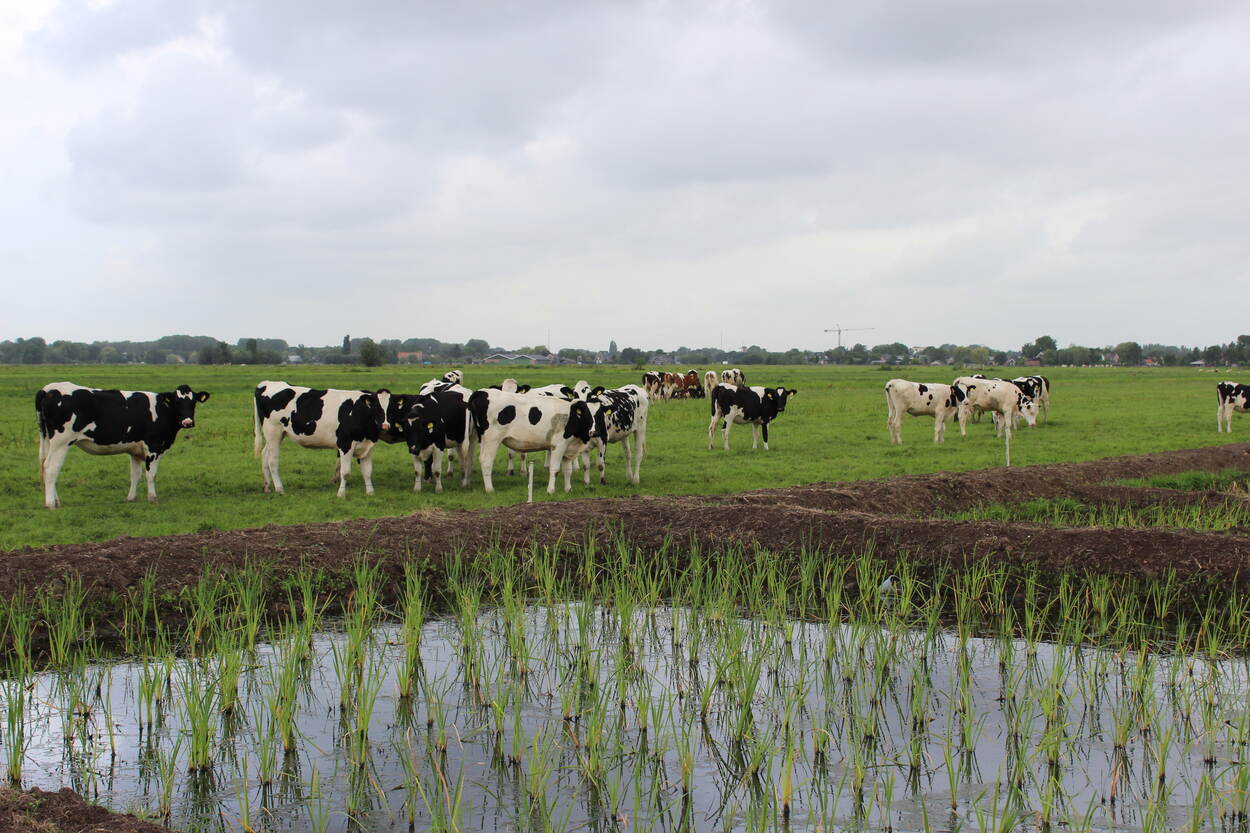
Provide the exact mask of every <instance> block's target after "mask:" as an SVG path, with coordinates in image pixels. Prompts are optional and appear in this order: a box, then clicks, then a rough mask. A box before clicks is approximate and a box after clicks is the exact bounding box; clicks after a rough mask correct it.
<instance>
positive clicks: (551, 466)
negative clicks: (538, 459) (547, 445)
mask: <svg viewBox="0 0 1250 833" xmlns="http://www.w3.org/2000/svg"><path fill="white" fill-rule="evenodd" d="M557 449H558V450H553V449H548V450H547V494H549V495H554V494H555V493H556V472H558V471H559V470H560V469H561V468H562V467H563V465H564V444H563V443H561V444H560V445H559V446H557ZM572 476H573V469H572V466H571V465H570V467H569V471H568V474H566V475H565V477H567V478H569V480H571V479H572ZM569 480H566V481H565V489H564V491H566V492H567V491H568V490H569V489H570V488H572V485H573V484H572V483H571V482H569Z"/></svg>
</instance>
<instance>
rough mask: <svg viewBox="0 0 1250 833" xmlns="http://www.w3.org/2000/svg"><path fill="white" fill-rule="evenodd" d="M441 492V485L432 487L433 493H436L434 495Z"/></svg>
mask: <svg viewBox="0 0 1250 833" xmlns="http://www.w3.org/2000/svg"><path fill="white" fill-rule="evenodd" d="M442 493H443V487H442V486H435V487H434V494H436V495H441V494H442Z"/></svg>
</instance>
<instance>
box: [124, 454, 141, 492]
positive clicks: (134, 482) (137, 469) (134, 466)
mask: <svg viewBox="0 0 1250 833" xmlns="http://www.w3.org/2000/svg"><path fill="white" fill-rule="evenodd" d="M127 456H128V457H129V458H130V491H129V492H127V493H126V502H127V503H134V502H135V498H137V497H138V496H139V478H141V477H143V458H142V457H137V456H135V455H134V454H128V455H127Z"/></svg>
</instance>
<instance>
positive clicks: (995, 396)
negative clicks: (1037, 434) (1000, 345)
mask: <svg viewBox="0 0 1250 833" xmlns="http://www.w3.org/2000/svg"><path fill="white" fill-rule="evenodd" d="M956 384H963V383H962V382H956ZM964 389H965V391H966V392H967V398H966V399H965V400H964V403H963V407H964V408H966V409H968V410H970V411H980V412H985V411H989V412H990V413H991V414H992V415H993V417H994V433H995V435H996V436H999V437H1003V436H1005V437H1006V446H1007V465H1009V466H1010V465H1011V431H1012V427H1013V426H1014V425H1015V422H1016V417H1017V416H1019V417H1022V418H1023V419H1024V421H1025V423H1027V424H1028V426H1029V427H1030V428H1033V427H1036V426H1037V403H1035V402H1034V401H1033V400H1032V399H1030V398H1029V397H1027V396H1025V395H1024V393H1023V392H1022V391H1021V390H1020V388H1018V387H1016V386H1015V385H1013V384H1012V383H1011V382H1005V381H1003V380H1002V379H973V380H971V381H970V382H968V383H967V384H964ZM963 423H964V420H960V426H961V427H962V426H963Z"/></svg>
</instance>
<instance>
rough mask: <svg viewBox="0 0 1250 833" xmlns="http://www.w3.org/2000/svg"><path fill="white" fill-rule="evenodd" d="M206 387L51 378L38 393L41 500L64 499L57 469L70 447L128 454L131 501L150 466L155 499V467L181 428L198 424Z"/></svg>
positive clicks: (150, 487) (150, 491) (57, 502)
mask: <svg viewBox="0 0 1250 833" xmlns="http://www.w3.org/2000/svg"><path fill="white" fill-rule="evenodd" d="M208 397H209V394H208V392H207V391H198V392H197V391H193V390H191V388H190V387H188V386H187V385H179V386H178V387H177V388H176V389H174V390H171V391H168V392H166V393H153V392H151V391H129V390H99V389H97V388H85V387H83V386H82V385H76V384H74V383H73V382H53V383H52V384H49V385H44V386H43V387H42V388H40V389H39V390H38V391H37V392H36V393H35V419H36V420H37V421H38V423H39V478H40V480H41V481H42V482H43V503H44V506H46V507H48V508H49V509H56V508H57V507H59V506H60V505H61V498H60V496H59V495H57V493H56V479H57V475H59V474H60V473H61V466H63V465H64V464H65V455H66V454H68V453H69V448H70V446H72V445H76V446H78V447H79V448H81V449H82V450H83V451H86V452H87V453H88V454H128V455H130V491H129V492H128V493H127V495H126V500H129V501H133V500H134V499H135V496H136V493H137V490H138V488H139V477H140V476H141V473H142V472H144V471H146V472H147V479H148V501H149V502H151V503H155V502H156V468H157V466H158V465H159V463H160V461H161V455H163V454H164V453H165V452H166V451H168V450H169V449H170V447H171V446H172V445H173V444H174V440H176V439H177V438H178V432H179V431H180V430H182V429H183V428H193V427H194V426H195V406H196V405H197V404H199V403H201V402H205V401H207V400H208Z"/></svg>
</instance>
